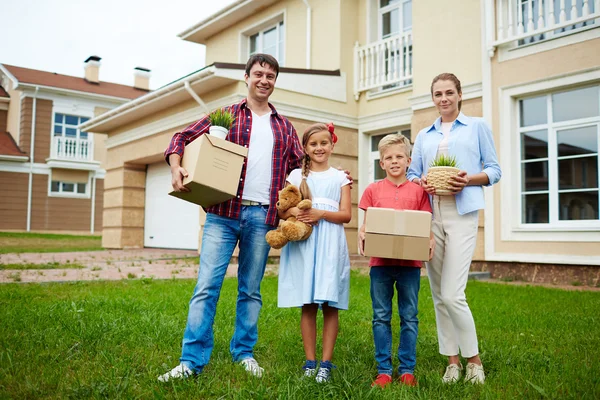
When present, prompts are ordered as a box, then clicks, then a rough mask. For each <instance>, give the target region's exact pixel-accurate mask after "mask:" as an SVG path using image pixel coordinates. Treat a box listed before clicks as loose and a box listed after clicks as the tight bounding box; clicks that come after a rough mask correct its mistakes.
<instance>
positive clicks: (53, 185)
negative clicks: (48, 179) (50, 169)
mask: <svg viewBox="0 0 600 400" xmlns="http://www.w3.org/2000/svg"><path fill="white" fill-rule="evenodd" d="M59 188H60V182H59V181H52V183H51V184H50V191H51V192H58V191H59Z"/></svg>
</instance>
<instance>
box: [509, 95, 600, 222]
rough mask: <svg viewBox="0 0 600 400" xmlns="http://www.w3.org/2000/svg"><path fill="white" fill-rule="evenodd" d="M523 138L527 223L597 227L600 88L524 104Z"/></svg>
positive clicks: (537, 98)
mask: <svg viewBox="0 0 600 400" xmlns="http://www.w3.org/2000/svg"><path fill="white" fill-rule="evenodd" d="M519 137H520V149H521V151H520V161H519V162H520V171H521V174H520V175H521V184H520V198H521V223H522V224H550V225H555V226H589V224H593V225H594V226H597V223H598V221H599V213H598V210H599V208H600V206H599V199H600V196H599V188H600V182H599V180H598V170H599V164H598V162H599V157H598V144H599V143H600V86H591V87H584V88H578V89H572V90H568V91H561V92H555V93H550V94H546V95H542V96H535V97H530V98H524V99H521V100H519ZM584 220H585V222H583V221H584Z"/></svg>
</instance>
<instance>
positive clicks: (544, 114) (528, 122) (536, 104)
mask: <svg viewBox="0 0 600 400" xmlns="http://www.w3.org/2000/svg"><path fill="white" fill-rule="evenodd" d="M519 111H520V113H521V126H532V125H539V124H545V123H546V122H547V121H548V110H547V109H546V96H541V97H534V98H532V99H524V100H520V101H519Z"/></svg>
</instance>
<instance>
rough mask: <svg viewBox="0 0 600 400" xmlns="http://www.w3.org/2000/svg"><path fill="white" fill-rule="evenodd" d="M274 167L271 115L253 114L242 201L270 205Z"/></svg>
mask: <svg viewBox="0 0 600 400" xmlns="http://www.w3.org/2000/svg"><path fill="white" fill-rule="evenodd" d="M272 166H273V128H271V113H266V114H265V115H263V116H259V115H257V114H255V113H254V112H252V130H251V131H250V144H249V145H248V160H247V161H246V183H245V184H244V193H243V194H242V199H244V200H252V201H259V202H261V203H265V204H269V197H270V196H269V194H270V193H269V192H270V189H271V173H272V171H271V168H272Z"/></svg>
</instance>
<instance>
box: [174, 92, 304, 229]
mask: <svg viewBox="0 0 600 400" xmlns="http://www.w3.org/2000/svg"><path fill="white" fill-rule="evenodd" d="M269 107H271V110H272V113H271V128H272V129H273V162H272V173H271V188H270V190H269V199H270V202H269V210H268V212H267V218H266V220H265V222H266V223H267V224H269V225H273V226H276V225H277V208H276V207H275V205H276V203H277V198H278V192H279V190H281V188H283V187H284V186H285V179H286V177H287V175H288V174H289V173H290V172H291V171H292V170H294V169H296V168H299V167H300V165H301V162H302V157H303V156H304V152H303V150H302V146H301V145H300V140H299V139H298V134H297V133H296V130H295V129H294V127H293V126H292V124H291V123H290V121H288V119H287V118H285V117H283V116H281V115H279V113H278V112H277V110H275V107H273V106H272V105H271V104H270V103H269ZM225 109H226V110H229V111H231V112H232V113H233V114H234V115H235V121H234V123H233V126H232V127H231V129H230V130H229V135H227V140H229V141H230V142H233V143H236V144H239V145H240V146H244V147H248V146H249V145H250V134H251V133H252V132H251V130H252V112H251V111H250V109H249V108H248V106H247V105H246V99H244V100H242V101H241V102H240V103H238V104H233V105H231V106H229V107H225ZM209 127H210V121H209V119H208V116H206V117H204V118H202V119H200V120H198V121H196V122H194V123H193V124H192V125H190V126H188V127H187V128H185V129H184V130H183V131H181V132H177V133H176V134H175V135H173V138H172V139H171V143H170V144H169V147H167V150H165V158H166V160H167V163H168V162H169V155H170V154H173V153H177V154H179V155H180V156H181V157H183V151H184V147H185V146H186V145H188V144H189V143H190V142H191V141H193V140H195V139H197V138H199V137H200V135H202V134H204V133H207V132H208V128H209ZM246 161H247V160H244V165H243V166H242V174H241V179H240V186H239V187H238V191H237V196H236V197H234V198H233V199H231V200H227V201H225V202H223V203H220V204H217V205H214V206H211V207H208V208H207V209H206V212H209V213H213V214H217V215H220V216H223V217H228V218H239V217H240V210H241V208H242V193H244V184H245V183H246Z"/></svg>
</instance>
